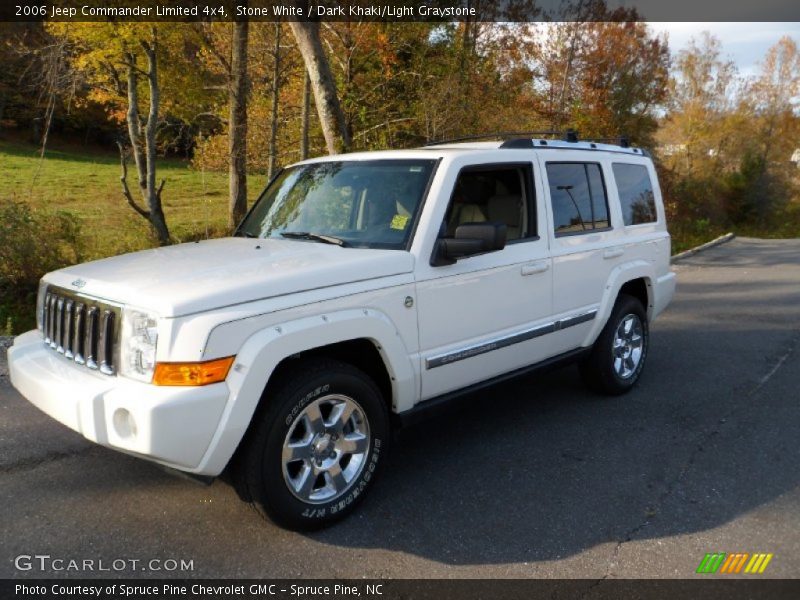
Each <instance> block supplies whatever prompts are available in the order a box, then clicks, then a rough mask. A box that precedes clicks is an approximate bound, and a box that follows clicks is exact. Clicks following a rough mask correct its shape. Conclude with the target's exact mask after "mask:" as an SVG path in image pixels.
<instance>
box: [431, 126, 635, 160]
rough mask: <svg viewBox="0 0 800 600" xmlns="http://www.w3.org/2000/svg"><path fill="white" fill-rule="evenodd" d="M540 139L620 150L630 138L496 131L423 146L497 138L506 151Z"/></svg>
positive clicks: (572, 132)
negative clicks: (584, 137) (604, 145)
mask: <svg viewBox="0 0 800 600" xmlns="http://www.w3.org/2000/svg"><path fill="white" fill-rule="evenodd" d="M542 137H554V138H556V139H558V140H560V141H562V142H568V143H572V144H574V143H577V142H589V143H591V144H592V147H594V144H595V143H597V144H613V145H616V146H619V147H620V148H625V149H628V148H631V142H630V138H628V136H626V135H620V136H618V137H608V138H586V139H580V137H579V136H578V132H577V131H576V130H575V129H571V128H570V129H567V130H565V131H553V130H547V131H498V132H492V133H483V134H480V135H467V136H463V137H458V138H451V139H446V140H437V141H433V142H428V143H426V144H425V147H428V146H439V145H442V144H454V143H458V142H470V141H476V140H486V139H493V138H495V139H496V138H499V139H501V140H503V143H502V144H501V145H500V148H506V149H515V148H516V149H523V148H533V147H534V146H535V144H534V142H533V138H542ZM539 143H540V144H541V145H542V146H545V145H547V142H546V141H545V140H541V139H540V142H539ZM633 151H634V152H641V153H642V154H645V155H648V153H647V151H646V150H644V149H633Z"/></svg>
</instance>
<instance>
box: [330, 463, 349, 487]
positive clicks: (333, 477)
mask: <svg viewBox="0 0 800 600" xmlns="http://www.w3.org/2000/svg"><path fill="white" fill-rule="evenodd" d="M325 480H326V481H327V482H328V483H330V485H331V486H332V487H333V489H334V491H335V492H339V491H341V490H343V489H344V488H345V487H347V479H345V477H344V473H342V467H341V466H339V463H338V462H337V463H335V464H334V465H332V466H331V468H330V469H328V470H327V471H326V472H325Z"/></svg>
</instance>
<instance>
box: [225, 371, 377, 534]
mask: <svg viewBox="0 0 800 600" xmlns="http://www.w3.org/2000/svg"><path fill="white" fill-rule="evenodd" d="M273 391H274V393H273ZM263 402H264V403H265V408H264V409H263V410H262V411H260V412H257V413H256V415H255V416H254V422H253V424H252V426H251V431H250V432H249V434H248V438H247V439H246V440H245V442H244V446H243V447H242V448H241V450H240V452H239V454H238V456H237V460H236V462H235V464H234V468H233V469H232V475H233V478H234V484H235V486H236V488H237V490H238V491H239V494H240V495H241V496H242V497H243V498H244V499H246V500H249V501H251V502H253V504H254V505H255V506H256V508H259V509H261V510H262V511H263V513H265V514H266V516H268V517H269V518H270V519H272V520H273V521H274V522H275V523H277V524H278V525H281V526H283V527H286V528H288V529H294V530H301V531H307V530H311V529H319V528H322V527H325V526H328V525H330V524H332V523H334V522H336V521H338V520H339V519H342V518H344V517H345V516H347V515H348V514H350V513H351V512H352V511H353V509H354V508H355V507H356V505H357V504H358V503H359V502H360V501H361V500H362V498H363V497H364V495H365V494H366V492H367V490H368V489H369V488H370V487H371V485H372V483H373V482H374V480H375V477H376V476H377V474H378V471H379V467H381V466H382V465H383V463H384V462H385V456H386V453H387V451H388V449H389V414H388V410H387V407H386V403H385V402H384V401H383V398H382V396H381V393H380V391H379V390H378V388H377V386H376V385H375V383H374V382H373V381H372V380H371V379H370V378H369V377H368V376H367V375H366V374H364V373H363V372H362V371H360V370H358V369H356V368H355V367H353V366H351V365H348V364H346V363H342V362H339V361H334V360H330V359H309V360H303V361H302V362H301V363H299V364H298V365H297V366H296V368H294V369H292V370H291V371H289V372H287V373H286V375H285V377H283V381H282V382H281V384H280V385H279V386H278V387H276V388H271V392H270V396H269V397H265V398H264V399H263Z"/></svg>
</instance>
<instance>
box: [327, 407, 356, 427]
mask: <svg viewBox="0 0 800 600" xmlns="http://www.w3.org/2000/svg"><path fill="white" fill-rule="evenodd" d="M355 409H356V407H355V404H353V403H352V402H340V403H339V404H337V405H336V406H334V407H333V410H331V414H330V417H329V418H328V423H327V424H328V425H329V426H330V427H331V428H332V429H333V430H334V431H337V432H339V433H341V432H342V431H344V428H345V426H346V425H347V422H348V421H349V420H350V417H352V416H353V411H354V410H355Z"/></svg>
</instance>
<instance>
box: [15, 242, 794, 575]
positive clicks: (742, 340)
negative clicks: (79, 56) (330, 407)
mask: <svg viewBox="0 0 800 600" xmlns="http://www.w3.org/2000/svg"><path fill="white" fill-rule="evenodd" d="M675 270H676V271H677V272H678V282H679V283H678V286H679V287H678V292H677V295H676V298H675V300H674V303H673V304H672V305H671V307H670V308H669V310H668V311H667V312H666V313H665V314H664V315H663V316H662V317H661V318H660V319H659V320H658V321H657V322H656V323H655V324H654V326H653V328H652V345H651V351H650V356H649V358H648V361H649V362H648V365H647V367H646V369H645V373H644V374H643V377H642V379H641V382H640V384H639V385H638V387H637V388H636V389H635V390H634V391H633V392H632V393H631V394H629V395H627V396H625V397H623V398H617V399H603V398H598V397H595V396H593V395H591V394H590V393H588V392H586V391H585V390H584V389H583V387H582V386H581V384H580V382H579V380H578V376H577V371H576V370H575V368H574V367H568V368H565V369H562V370H560V371H557V372H554V373H551V374H548V375H545V376H539V377H530V378H526V379H522V380H519V381H516V382H513V383H509V384H505V385H502V386H500V387H497V388H494V389H492V390H489V391H486V392H483V393H481V394H480V396H479V397H474V398H471V399H469V400H468V401H466V402H464V404H463V406H459V407H458V408H457V409H456V410H453V411H451V412H449V413H448V414H446V415H443V416H440V417H437V418H435V419H434V420H431V421H427V422H425V423H422V424H420V425H417V426H415V427H413V428H411V429H408V430H406V431H405V432H404V433H403V436H402V437H401V439H400V440H399V442H398V443H397V444H396V445H395V446H394V448H393V453H392V455H391V457H390V460H389V464H388V469H387V470H386V471H385V472H384V476H383V478H382V479H381V480H380V481H379V483H378V485H377V486H376V487H375V488H374V489H373V490H372V493H371V494H370V496H369V497H368V498H367V499H366V501H365V502H364V504H362V506H361V508H360V510H359V511H358V512H357V513H356V514H355V515H354V516H353V517H351V518H350V519H349V520H346V521H345V522H343V523H341V524H339V525H337V526H335V527H333V528H331V529H328V530H326V531H322V532H318V533H313V534H309V535H302V534H297V533H291V532H287V531H284V530H281V529H279V528H277V527H275V526H274V525H272V524H271V523H269V522H266V521H264V520H262V519H261V517H260V516H258V515H257V514H256V512H255V511H253V510H252V509H250V508H249V507H248V506H247V505H245V504H243V503H242V502H241V501H240V500H239V499H238V498H237V496H236V494H235V493H234V491H233V490H232V489H231V488H230V487H229V486H228V485H226V484H225V483H223V482H219V481H217V482H215V483H214V484H213V485H212V486H210V487H202V486H200V485H197V484H194V483H191V482H188V481H184V480H181V479H177V478H175V477H172V476H170V475H168V474H166V473H164V472H162V471H161V470H160V469H159V468H158V467H156V466H154V465H152V464H149V463H147V462H144V461H141V460H137V459H134V458H130V457H128V456H125V455H122V454H118V453H115V452H113V451H110V450H106V449H104V448H101V447H98V446H94V445H91V444H89V443H88V442H85V441H84V440H83V438H81V437H80V436H79V435H77V434H75V433H73V432H71V431H69V430H68V429H66V428H65V427H63V426H61V425H60V424H58V423H56V422H55V421H52V420H51V419H50V418H48V417H46V416H45V415H43V414H41V413H39V412H38V411H37V410H36V409H35V408H33V407H32V406H30V405H28V403H27V402H26V401H24V400H23V399H22V398H21V397H20V396H19V395H18V394H17V393H16V392H15V391H14V390H13V389H12V388H11V387H10V385H9V383H8V378H7V375H5V373H4V371H3V366H2V365H1V364H0V549H1V551H0V577H19V576H22V577H25V576H37V577H41V576H79V575H80V573H75V572H52V571H50V572H45V573H41V572H39V571H38V570H32V571H24V572H21V571H18V570H16V569H15V567H14V558H15V557H16V556H18V555H20V554H31V555H32V554H46V555H50V556H51V557H53V558H64V559H81V560H82V559H94V560H98V559H102V560H104V561H107V564H108V563H110V562H111V561H112V560H114V559H140V560H149V559H153V558H155V559H161V560H166V559H178V560H180V559H184V560H191V561H193V566H194V570H193V571H192V572H189V573H180V572H175V573H164V572H154V571H150V570H145V571H130V570H126V571H123V572H121V573H117V574H116V575H118V576H119V575H134V576H150V577H155V576H163V575H176V576H187V575H188V576H193V577H289V578H294V577H337V578H338V577H356V578H361V577H370V578H371V577H581V578H584V577H585V578H593V579H599V578H604V577H690V576H693V575H694V571H695V569H696V568H697V566H698V564H699V562H700V560H701V559H702V558H703V556H704V554H705V553H706V552H716V551H723V552H750V553H754V552H771V553H773V554H774V555H775V556H774V558H773V560H772V562H771V563H770V565H769V567H768V569H767V571H766V573H765V574H764V575H762V577H766V576H770V577H796V576H800V486H798V484H799V483H800V444H798V440H800V404H799V403H798V399H800V393H798V385H797V384H798V375H800V348H798V344H800V240H787V241H763V240H754V239H736V240H734V241H733V242H730V243H728V244H725V245H722V246H719V247H716V248H713V249H710V250H707V251H705V252H703V253H701V254H698V255H695V256H693V257H691V258H689V259H687V260H685V261H683V262H682V263H680V264H679V265H676V267H675ZM139 568H141V567H139ZM86 574H89V575H91V573H86ZM97 574H98V573H95V575H97Z"/></svg>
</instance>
